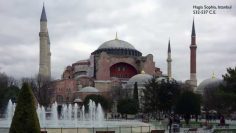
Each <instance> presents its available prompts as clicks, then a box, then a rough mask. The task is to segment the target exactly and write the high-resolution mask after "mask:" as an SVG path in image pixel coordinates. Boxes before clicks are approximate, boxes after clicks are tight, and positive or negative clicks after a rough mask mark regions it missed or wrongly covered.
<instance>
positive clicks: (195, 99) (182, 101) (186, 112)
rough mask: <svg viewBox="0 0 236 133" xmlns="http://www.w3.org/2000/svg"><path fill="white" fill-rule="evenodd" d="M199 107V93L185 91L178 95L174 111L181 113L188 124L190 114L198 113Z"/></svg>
mask: <svg viewBox="0 0 236 133" xmlns="http://www.w3.org/2000/svg"><path fill="white" fill-rule="evenodd" d="M200 107H201V97H200V95H198V94H195V93H193V92H191V91H185V92H183V93H182V94H181V95H180V97H179V99H178V101H177V103H176V108H175V113H177V114H181V115H183V116H184V119H185V122H186V124H188V123H189V120H190V116H191V115H199V114H200Z"/></svg>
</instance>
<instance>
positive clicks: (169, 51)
mask: <svg viewBox="0 0 236 133" xmlns="http://www.w3.org/2000/svg"><path fill="white" fill-rule="evenodd" d="M168 53H171V49H170V40H169V43H168Z"/></svg>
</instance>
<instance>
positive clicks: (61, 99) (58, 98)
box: [57, 95, 63, 103]
mask: <svg viewBox="0 0 236 133" xmlns="http://www.w3.org/2000/svg"><path fill="white" fill-rule="evenodd" d="M57 102H58V103H61V102H63V96H62V95H57Z"/></svg>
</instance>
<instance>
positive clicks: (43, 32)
mask: <svg viewBox="0 0 236 133" xmlns="http://www.w3.org/2000/svg"><path fill="white" fill-rule="evenodd" d="M39 48H40V51H39V57H40V59H39V75H40V76H43V77H45V78H50V77H51V52H50V40H49V36H48V28H47V16H46V12H45V8H44V5H43V10H42V13H41V18H40V32H39Z"/></svg>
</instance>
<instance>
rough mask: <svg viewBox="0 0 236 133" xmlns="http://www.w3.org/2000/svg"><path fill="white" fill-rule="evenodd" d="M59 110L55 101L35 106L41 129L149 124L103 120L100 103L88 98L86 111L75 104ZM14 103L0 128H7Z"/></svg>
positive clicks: (10, 103)
mask: <svg viewBox="0 0 236 133" xmlns="http://www.w3.org/2000/svg"><path fill="white" fill-rule="evenodd" d="M61 107H62V108H61V111H60V112H58V109H57V108H58V104H57V103H56V102H55V103H53V104H52V105H51V107H50V108H47V109H45V108H44V107H43V106H40V105H38V106H37V110H36V111H37V115H38V118H39V122H40V127H41V128H42V129H59V128H63V129H68V128H71V129H73V128H83V129H91V128H100V129H102V128H106V129H107V128H108V127H109V128H113V127H122V126H123V127H124V126H125V127H127V126H128V127H131V126H134V127H138V126H139V127H141V126H149V124H146V123H142V122H139V121H137V120H129V121H127V120H110V121H108V120H104V113H103V110H102V107H101V105H100V104H99V103H98V104H97V105H96V104H95V102H94V101H92V100H90V101H89V104H88V111H86V110H85V107H84V106H81V107H79V106H78V105H77V104H76V103H75V104H73V105H72V104H63V105H61ZM14 110H15V105H14V104H13V103H12V102H11V101H9V102H8V106H7V109H6V117H5V118H3V119H2V118H0V129H1V128H2V129H3V128H9V127H10V124H11V121H12V117H13V115H14ZM117 130H118V129H117Z"/></svg>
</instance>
